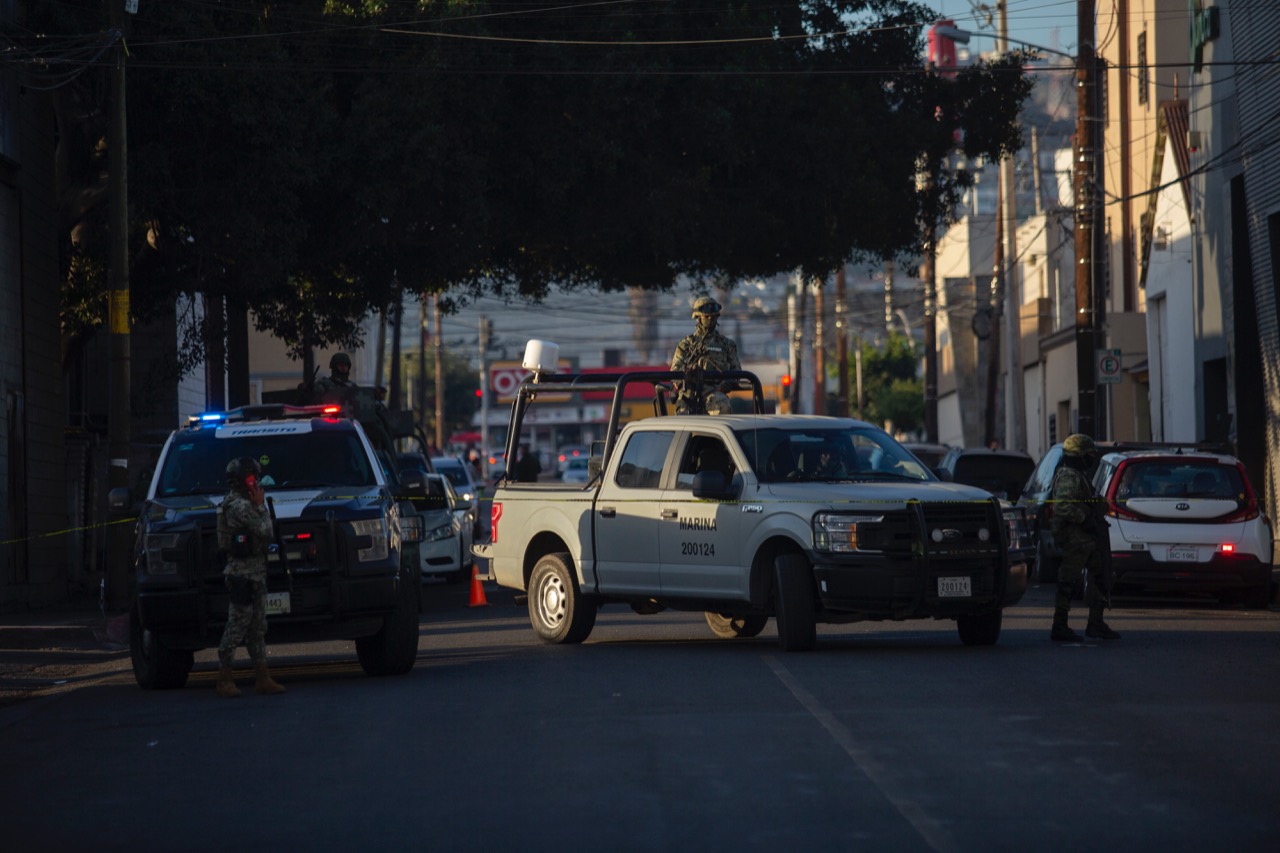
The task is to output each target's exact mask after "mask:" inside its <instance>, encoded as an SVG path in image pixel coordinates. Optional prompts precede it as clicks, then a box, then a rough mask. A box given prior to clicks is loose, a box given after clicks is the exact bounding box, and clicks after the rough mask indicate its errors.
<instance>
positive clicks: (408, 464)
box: [396, 450, 435, 474]
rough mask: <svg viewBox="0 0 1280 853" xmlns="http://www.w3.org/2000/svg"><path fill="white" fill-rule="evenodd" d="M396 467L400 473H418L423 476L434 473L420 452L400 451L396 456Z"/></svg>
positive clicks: (427, 460)
mask: <svg viewBox="0 0 1280 853" xmlns="http://www.w3.org/2000/svg"><path fill="white" fill-rule="evenodd" d="M396 465H397V467H398V468H399V470H401V471H419V472H421V473H423V474H432V473H435V468H434V467H433V466H432V464H431V460H430V459H428V458H427V457H426V455H425V454H424V453H422V451H420V450H408V451H402V452H400V453H397V454H396Z"/></svg>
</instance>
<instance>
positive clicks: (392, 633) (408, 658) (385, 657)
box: [356, 572, 421, 675]
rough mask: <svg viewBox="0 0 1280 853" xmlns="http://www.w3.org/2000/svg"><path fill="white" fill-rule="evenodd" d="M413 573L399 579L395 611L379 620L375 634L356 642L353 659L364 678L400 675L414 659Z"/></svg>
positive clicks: (415, 586)
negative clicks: (367, 676)
mask: <svg viewBox="0 0 1280 853" xmlns="http://www.w3.org/2000/svg"><path fill="white" fill-rule="evenodd" d="M420 583H421V581H420V578H419V577H418V573H417V572H412V573H409V576H408V577H402V578H401V579H400V589H399V597H398V598H397V599H396V607H395V609H394V610H392V611H391V612H390V613H388V614H387V615H386V616H385V617H384V618H383V620H382V628H381V630H379V631H378V633H376V634H373V635H371V636H368V637H357V638H356V657H358V658H359V659H360V666H361V668H362V669H364V671H365V673H366V674H368V675H404V674H405V673H406V672H408V671H409V670H411V669H413V664H414V661H416V660H417V659H418V635H419V631H418V592H419V590H418V587H419V586H420Z"/></svg>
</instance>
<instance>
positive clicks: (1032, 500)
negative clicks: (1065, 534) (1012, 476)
mask: <svg viewBox="0 0 1280 853" xmlns="http://www.w3.org/2000/svg"><path fill="white" fill-rule="evenodd" d="M1061 462H1062V442H1058V443H1057V444H1055V445H1053V446H1052V447H1050V448H1049V449H1048V450H1046V451H1045V452H1044V455H1043V456H1041V457H1040V461H1039V462H1037V463H1036V466H1035V468H1034V469H1033V470H1032V471H1031V474H1030V476H1028V477H1027V482H1026V483H1025V484H1024V485H1023V487H1022V493H1021V494H1020V495H1019V496H1018V499H1017V504H1018V506H1019V507H1021V508H1022V510H1023V512H1024V513H1025V515H1026V524H1027V531H1028V533H1029V534H1030V536H1031V541H1032V542H1034V543H1035V554H1034V556H1033V558H1032V562H1031V565H1030V566H1029V569H1030V572H1031V580H1032V581H1033V582H1034V583H1044V584H1050V583H1057V582H1058V564H1059V562H1060V561H1061V560H1062V552H1061V551H1060V550H1059V549H1058V546H1057V544H1056V543H1055V542H1054V541H1053V530H1052V529H1051V527H1050V524H1051V522H1052V520H1053V503H1052V501H1051V498H1052V497H1053V494H1052V493H1053V475H1054V474H1055V473H1056V472H1057V470H1058V465H1059V464H1060V463H1061Z"/></svg>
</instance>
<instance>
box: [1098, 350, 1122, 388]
mask: <svg viewBox="0 0 1280 853" xmlns="http://www.w3.org/2000/svg"><path fill="white" fill-rule="evenodd" d="M1096 364H1097V366H1098V384H1099V385H1118V384H1120V350H1118V349H1100V350H1098V351H1097V361H1096Z"/></svg>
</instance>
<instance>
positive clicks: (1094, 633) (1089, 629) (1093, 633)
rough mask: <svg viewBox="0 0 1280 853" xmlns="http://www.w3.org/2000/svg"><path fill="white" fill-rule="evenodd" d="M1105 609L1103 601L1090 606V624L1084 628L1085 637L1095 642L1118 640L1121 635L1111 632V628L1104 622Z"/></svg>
mask: <svg viewBox="0 0 1280 853" xmlns="http://www.w3.org/2000/svg"><path fill="white" fill-rule="evenodd" d="M1104 609H1105V608H1104V607H1103V604H1102V602H1101V601H1097V600H1095V601H1094V602H1093V604H1091V605H1089V622H1088V624H1086V625H1085V626H1084V635H1085V636H1086V637H1092V638H1093V639H1095V640H1118V639H1120V634H1119V633H1117V632H1116V631H1112V630H1111V626H1110V625H1108V624H1107V623H1106V622H1104V621H1102V613H1103V610H1104Z"/></svg>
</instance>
